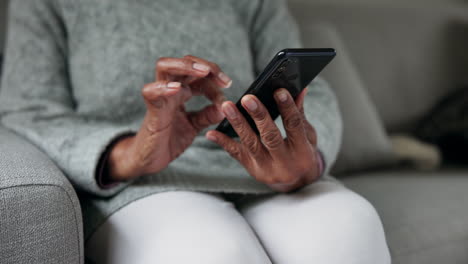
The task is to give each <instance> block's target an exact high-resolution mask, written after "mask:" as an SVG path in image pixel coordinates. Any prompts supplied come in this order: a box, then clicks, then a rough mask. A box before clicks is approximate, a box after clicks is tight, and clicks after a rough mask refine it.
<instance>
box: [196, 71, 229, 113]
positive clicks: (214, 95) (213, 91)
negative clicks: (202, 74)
mask: <svg viewBox="0 0 468 264" xmlns="http://www.w3.org/2000/svg"><path fill="white" fill-rule="evenodd" d="M190 87H191V88H192V92H193V94H194V95H204V96H206V98H208V99H209V100H210V101H211V102H213V103H214V104H216V105H217V106H219V107H221V104H222V103H223V102H224V101H226V97H225V96H224V93H223V92H222V90H221V89H220V88H219V87H218V86H216V85H215V84H214V83H213V82H212V81H211V80H208V79H206V78H202V79H198V80H197V81H195V82H193V83H192V84H191V85H190Z"/></svg>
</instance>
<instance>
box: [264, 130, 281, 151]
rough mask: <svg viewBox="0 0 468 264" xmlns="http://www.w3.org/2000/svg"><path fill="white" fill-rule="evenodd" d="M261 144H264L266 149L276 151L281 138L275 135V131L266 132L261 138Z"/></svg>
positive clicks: (279, 135) (277, 134)
mask: <svg viewBox="0 0 468 264" xmlns="http://www.w3.org/2000/svg"><path fill="white" fill-rule="evenodd" d="M262 140H263V144H265V146H266V147H268V148H269V149H276V148H279V146H280V145H281V143H282V142H283V138H282V137H281V134H279V133H277V131H272V130H270V131H267V132H266V133H265V134H264V135H263V136H262Z"/></svg>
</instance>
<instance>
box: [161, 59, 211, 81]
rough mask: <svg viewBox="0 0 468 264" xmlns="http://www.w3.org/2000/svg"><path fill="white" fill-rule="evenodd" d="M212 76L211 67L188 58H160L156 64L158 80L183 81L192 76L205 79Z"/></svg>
mask: <svg viewBox="0 0 468 264" xmlns="http://www.w3.org/2000/svg"><path fill="white" fill-rule="evenodd" d="M208 74H210V66H209V65H206V64H202V63H198V62H194V61H192V60H190V59H186V58H168V57H163V58H160V59H159V60H158V61H157V62H156V80H182V79H184V77H187V76H191V77H195V78H203V77H206V76H207V75H208Z"/></svg>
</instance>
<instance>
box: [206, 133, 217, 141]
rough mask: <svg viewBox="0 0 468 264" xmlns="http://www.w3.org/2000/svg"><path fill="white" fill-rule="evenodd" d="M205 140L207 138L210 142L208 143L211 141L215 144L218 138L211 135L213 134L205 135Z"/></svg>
mask: <svg viewBox="0 0 468 264" xmlns="http://www.w3.org/2000/svg"><path fill="white" fill-rule="evenodd" d="M206 138H207V139H208V140H210V141H213V142H216V141H217V140H218V138H217V137H216V136H215V135H213V134H207V135H206Z"/></svg>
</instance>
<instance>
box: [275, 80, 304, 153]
mask: <svg viewBox="0 0 468 264" xmlns="http://www.w3.org/2000/svg"><path fill="white" fill-rule="evenodd" d="M274 97H275V100H276V104H277V105H278V110H279V112H280V114H281V119H282V120H283V126H284V129H285V130H286V134H287V138H288V142H291V143H292V144H293V145H294V146H300V145H303V144H304V143H305V142H306V140H307V137H306V134H305V129H304V120H303V116H302V114H301V112H300V111H299V109H298V108H297V106H296V104H295V102H294V100H293V98H292V96H291V94H290V93H289V92H288V90H286V89H284V88H281V89H278V90H276V91H275V95H274Z"/></svg>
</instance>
